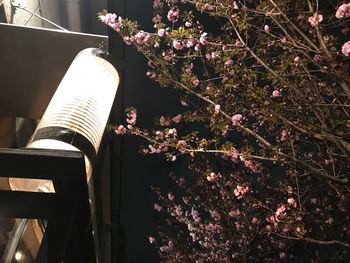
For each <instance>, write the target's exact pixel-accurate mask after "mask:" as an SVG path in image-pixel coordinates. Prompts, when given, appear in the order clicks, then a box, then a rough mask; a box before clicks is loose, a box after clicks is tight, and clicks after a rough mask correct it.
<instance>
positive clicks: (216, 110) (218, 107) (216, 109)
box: [214, 104, 221, 114]
mask: <svg viewBox="0 0 350 263" xmlns="http://www.w3.org/2000/svg"><path fill="white" fill-rule="evenodd" d="M220 109H221V106H220V105H219V104H216V105H215V108H214V114H219V113H220Z"/></svg>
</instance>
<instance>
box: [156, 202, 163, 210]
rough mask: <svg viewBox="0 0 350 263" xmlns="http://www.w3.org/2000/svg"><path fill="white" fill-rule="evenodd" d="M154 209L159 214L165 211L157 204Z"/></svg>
mask: <svg viewBox="0 0 350 263" xmlns="http://www.w3.org/2000/svg"><path fill="white" fill-rule="evenodd" d="M154 209H155V210H157V211H158V212H160V211H162V210H163V208H162V207H161V206H160V205H159V204H157V203H155V204H154Z"/></svg>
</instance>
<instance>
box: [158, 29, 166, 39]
mask: <svg viewBox="0 0 350 263" xmlns="http://www.w3.org/2000/svg"><path fill="white" fill-rule="evenodd" d="M165 33H166V30H165V29H164V28H159V29H158V36H160V37H164V36H165Z"/></svg>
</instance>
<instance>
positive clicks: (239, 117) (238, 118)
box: [232, 114, 243, 125]
mask: <svg viewBox="0 0 350 263" xmlns="http://www.w3.org/2000/svg"><path fill="white" fill-rule="evenodd" d="M242 119H243V115H242V114H235V115H233V116H232V123H233V125H237V123H238V122H240V121H241V120H242Z"/></svg>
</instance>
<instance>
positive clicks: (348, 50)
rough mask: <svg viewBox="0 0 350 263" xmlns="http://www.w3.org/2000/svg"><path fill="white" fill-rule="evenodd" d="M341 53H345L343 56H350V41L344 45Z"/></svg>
mask: <svg viewBox="0 0 350 263" xmlns="http://www.w3.org/2000/svg"><path fill="white" fill-rule="evenodd" d="M341 53H343V55H344V56H346V57H348V56H349V55H350V41H348V42H346V43H344V45H343V46H342V48H341Z"/></svg>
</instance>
